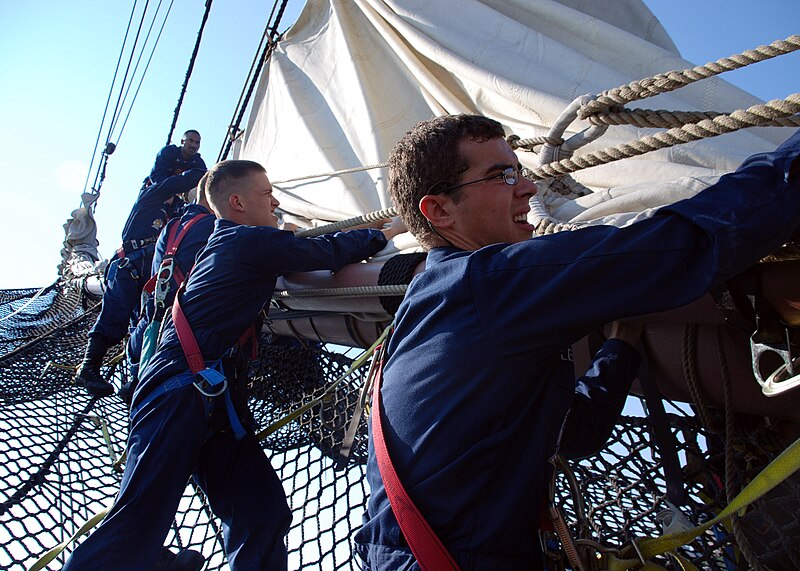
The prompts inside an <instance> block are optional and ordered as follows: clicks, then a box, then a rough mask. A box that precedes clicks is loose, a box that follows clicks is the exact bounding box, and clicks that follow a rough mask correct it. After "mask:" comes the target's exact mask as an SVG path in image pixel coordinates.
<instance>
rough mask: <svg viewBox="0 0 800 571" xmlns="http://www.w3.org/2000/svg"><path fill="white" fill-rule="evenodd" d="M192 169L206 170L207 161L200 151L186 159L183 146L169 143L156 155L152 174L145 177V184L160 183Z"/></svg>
mask: <svg viewBox="0 0 800 571" xmlns="http://www.w3.org/2000/svg"><path fill="white" fill-rule="evenodd" d="M191 169H200V170H206V163H205V161H204V160H203V157H201V156H200V153H195V154H193V155H192V156H191V157H189V158H188V159H184V158H183V155H182V154H181V148H180V147H178V146H177V145H167V146H166V147H163V148H162V149H161V150H160V151H158V154H157V155H156V162H155V164H153V168H152V170H151V171H150V176H149V177H147V178H145V179H144V184H145V186H149V185H151V184H158V183H159V182H163V181H165V180H167V179H168V178H169V177H171V176H175V175H176V174H181V173H183V172H185V171H188V170H191Z"/></svg>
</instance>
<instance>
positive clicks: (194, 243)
mask: <svg viewBox="0 0 800 571" xmlns="http://www.w3.org/2000/svg"><path fill="white" fill-rule="evenodd" d="M206 179H207V175H203V178H202V179H200V182H199V183H198V185H197V193H196V195H195V200H194V202H193V203H190V204H187V205H186V206H185V207H184V209H183V212H182V213H181V216H180V218H178V217H176V218H173V219H172V220H170V221H169V222H168V223H167V225H166V226H165V227H164V229H163V230H162V231H161V234H160V235H159V236H158V241H157V242H156V246H155V253H154V255H153V262H152V264H151V270H150V280H149V281H148V283H147V284H146V285H145V291H146V292H147V293H146V295H143V296H142V307H141V311H140V315H139V322H138V323H137V324H136V327H135V328H134V329H133V331H132V332H131V336H130V338H129V339H128V344H127V345H126V347H125V351H126V353H127V356H128V382H126V383H125V384H124V385H123V386H122V387H121V389H120V391H119V395H120V397H121V398H122V400H124V401H125V402H127V403H129V404H130V401H131V397H132V396H133V391H134V389H135V388H136V384H137V382H138V378H139V374H138V372H139V367H140V359H141V353H142V349H143V344H144V341H145V331H147V330H148V327H149V326H150V325H151V324H152V323H153V320H155V321H156V322H157V323H156V324H155V325H156V327H155V330H156V331H157V330H158V324H159V323H160V322H161V321H162V320H163V318H164V315H165V312H166V310H168V309H169V308H170V307H172V300H173V299H175V293H176V292H177V291H178V287H180V285H181V283H182V282H183V280H184V279H185V277H186V276H188V275H189V271H190V270H191V269H192V267H193V266H194V262H195V259H196V258H197V254H198V253H199V252H200V250H202V249H203V248H204V247H205V245H206V242H208V237H209V236H210V235H211V232H212V231H213V230H214V220H215V219H216V218H215V217H214V215H213V214H212V213H211V206H209V204H208V200H207V199H206V191H205V182H206ZM170 238H172V240H173V242H170ZM176 240H178V241H179V242H178V243H175V242H174V241H176ZM173 247H174V248H175V252H174V254H173V255H172V256H170V258H171V260H170V262H169V269H168V270H167V268H165V271H166V272H168V274H169V276H164V277H165V278H166V279H163V280H162V279H160V278H159V274H160V273H161V272H160V270H161V263H162V261H163V260H164V256H165V254H166V253H167V250H168V249H171V248H173ZM151 283H152V288H148V287H147V286H148V285H150V284H151ZM156 302H157V303H158V305H157V304H156Z"/></svg>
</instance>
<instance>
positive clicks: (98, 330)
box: [75, 169, 204, 397]
mask: <svg viewBox="0 0 800 571" xmlns="http://www.w3.org/2000/svg"><path fill="white" fill-rule="evenodd" d="M203 172H204V171H202V170H198V169H193V170H189V171H186V172H184V173H183V174H180V175H176V176H171V177H169V178H167V179H166V180H164V181H162V182H161V183H158V184H154V185H152V186H149V187H147V188H144V189H142V190H141V191H140V192H139V196H138V198H137V199H136V202H135V203H134V205H133V208H132V209H131V213H130V215H129V216H128V221H127V222H126V223H125V227H124V228H123V230H122V246H121V247H120V248H119V249H118V250H117V253H116V255H115V256H114V259H113V260H111V262H110V263H109V264H108V268H107V270H106V276H105V293H103V304H102V307H101V309H100V315H99V316H98V317H97V321H96V322H95V324H94V327H92V329H91V330H90V331H89V342H88V344H87V346H86V353H85V354H84V358H83V362H82V363H81V365H80V367H79V368H78V372H77V374H76V376H75V380H76V382H77V383H78V384H80V385H83V386H85V387H86V390H88V391H89V393H90V394H92V395H95V396H101V397H102V396H108V395H111V394H112V393H113V392H114V388H113V386H112V385H111V383H109V382H108V381H106V380H105V379H103V377H102V375H101V374H100V366H101V365H102V363H103V357H105V354H106V352H107V351H108V349H109V348H110V347H112V346H114V345H116V344H117V343H119V342H120V341H121V340H122V338H123V337H125V335H126V334H127V333H128V327H129V324H130V323H131V320H132V318H134V323H135V322H136V321H137V320H138V315H136V313H135V312H136V311H137V308H138V307H139V300H140V295H141V293H142V287H144V284H145V282H146V281H147V280H148V278H149V277H150V265H151V263H152V260H153V251H154V249H155V242H156V239H157V238H158V234H159V232H161V229H162V228H163V227H164V225H165V224H166V223H167V221H168V220H169V219H170V218H173V217H174V216H176V215H177V214H178V213H179V212H180V209H181V208H182V206H183V204H184V202H183V200H181V199H180V198H179V197H178V195H180V194H184V193H186V192H188V191H189V190H191V189H192V188H194V187H195V186H197V183H198V181H199V180H200V177H201V176H203Z"/></svg>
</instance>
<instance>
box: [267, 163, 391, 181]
mask: <svg viewBox="0 0 800 571" xmlns="http://www.w3.org/2000/svg"><path fill="white" fill-rule="evenodd" d="M388 166H389V163H377V164H374V165H365V166H361V167H353V168H349V169H342V170H338V171H332V172H325V173H321V174H309V175H306V176H298V177H296V178H287V179H285V180H278V181H275V182H273V183H272V184H286V183H287V182H297V181H300V180H309V179H312V178H330V177H333V176H340V175H343V174H350V173H354V172H361V171H368V170H372V169H383V168H386V167H388Z"/></svg>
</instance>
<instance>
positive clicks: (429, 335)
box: [355, 134, 800, 571]
mask: <svg viewBox="0 0 800 571" xmlns="http://www.w3.org/2000/svg"><path fill="white" fill-rule="evenodd" d="M798 154H800V134H795V135H794V136H793V137H792V138H791V139H789V141H787V142H786V143H784V144H783V145H781V147H779V149H778V150H776V151H774V152H772V153H764V154H760V155H756V156H753V157H750V158H749V159H748V160H746V161H745V163H743V165H742V166H741V167H740V168H739V169H738V170H737V171H736V172H735V173H732V174H728V175H726V176H724V177H722V178H721V179H720V180H719V182H718V183H717V184H715V185H713V186H712V187H710V188H708V189H706V190H705V191H703V192H701V193H699V194H697V195H696V196H695V197H693V198H691V199H688V200H684V201H681V202H678V203H675V204H673V205H670V206H667V207H664V208H661V209H660V210H659V211H658V212H656V214H655V215H654V216H653V217H652V218H650V219H648V220H644V221H641V222H638V223H636V224H632V225H630V226H628V227H625V228H615V227H611V226H595V227H589V228H584V229H581V230H577V231H573V232H563V233H558V234H552V235H547V236H541V237H536V238H533V239H530V240H526V241H524V242H521V243H517V244H495V245H490V246H486V247H484V248H481V249H479V250H477V251H474V252H468V251H462V250H458V249H456V248H452V247H447V248H437V249H434V250H432V251H431V252H430V253H429V255H428V260H427V267H426V270H425V271H424V272H422V273H421V274H419V275H417V276H416V277H415V278H414V280H413V281H412V283H411V285H410V287H409V290H408V292H407V294H406V296H405V299H404V301H403V303H402V304H401V305H400V308H399V310H398V313H397V316H396V329H395V331H394V334H393V336H392V338H391V340H390V342H389V346H388V361H387V363H386V365H385V370H384V379H383V385H382V389H381V395H382V397H381V398H382V409H383V412H384V415H385V418H384V421H383V426H384V429H383V430H384V432H385V437H386V442H387V447H388V450H389V453H390V455H391V457H392V461H393V463H394V466H395V469H396V470H397V474H398V476H399V478H400V480H401V481H402V482H403V484H404V486H405V488H406V490H407V491H408V494H409V496H410V497H411V499H412V500H413V501H414V502H415V504H416V505H417V507H418V508H419V510H420V512H421V513H422V514H423V515H424V516H425V518H426V519H427V521H428V523H429V524H430V526H431V527H432V528H433V530H434V531H435V532H436V533H437V534H438V536H439V538H440V539H441V540H442V542H443V543H444V545H445V546H446V547H447V548H448V549H449V551H450V553H451V554H452V556H453V558H454V559H455V560H456V561H457V562H458V564H459V565H460V566H461V568H462V569H465V570H467V569H470V570H495V569H538V568H541V566H542V561H541V549H540V547H539V542H538V540H537V532H538V527H539V526H538V522H539V515H540V511H541V508H542V505H543V496H544V494H545V491H546V484H547V482H548V480H549V477H550V475H551V470H550V466H549V465H548V459H549V458H551V457H552V456H553V455H554V454H555V453H556V452H557V450H558V442H559V433H560V430H561V427H562V424H563V422H564V418H565V413H566V412H567V410H568V409H569V408H570V406H572V405H573V402H574V401H575V398H576V397H575V394H576V386H575V380H574V379H575V377H574V374H573V371H572V370H571V369H572V368H571V367H570V366H569V364H568V363H566V362H565V361H564V360H563V358H562V355H563V350H564V349H565V348H568V347H570V346H571V345H572V344H573V343H575V342H576V341H578V340H579V339H581V338H582V337H583V336H585V335H586V334H588V333H589V332H590V331H592V330H594V329H597V328H599V327H601V326H602V325H603V324H604V323H608V322H611V321H613V320H615V319H623V318H626V317H632V316H636V315H643V314H648V313H653V312H659V311H665V310H668V309H671V308H675V307H679V306H682V305H685V304H687V303H689V302H691V301H693V300H695V299H697V298H698V297H700V296H702V295H703V294H705V293H706V292H707V291H709V289H711V288H713V287H715V286H718V285H720V284H721V283H723V282H724V281H725V280H727V279H729V278H731V277H733V276H734V275H736V274H738V273H740V272H742V271H743V270H745V269H746V268H747V267H749V266H751V265H752V264H754V263H756V262H757V261H758V260H759V259H760V258H762V257H763V256H765V255H767V254H769V253H772V252H774V251H775V250H777V249H778V248H779V247H780V246H781V245H783V244H784V243H785V242H786V241H787V240H789V239H790V238H791V236H792V234H793V232H795V231H796V230H797V229H798V225H800V184H799V183H798V181H797V180H791V182H789V177H788V173H789V169H790V167H791V162H792V160H794V159H795V157H797V156H798ZM637 269H638V271H636V270H637ZM632 276H633V277H632ZM578 388H579V392H582V393H583V396H581V397H580V398H582V399H583V398H585V397H586V396H587V393H586V392H585V391H584V390H582V389H581V388H580V387H578ZM588 396H589V397H591V391H590V392H589V393H588ZM382 418H383V417H382ZM367 478H368V481H369V485H370V488H371V490H372V493H371V496H370V499H369V503H368V508H367V513H366V514H365V518H364V525H363V527H362V528H361V529H360V530H359V531H358V533H357V534H356V537H355V542H356V546H355V549H356V552H357V553H358V554H359V555H360V556H361V557H362V558H363V559H364V560H365V561H366V566H367V568H368V569H373V570H381V571H385V570H387V569H404V570H406V569H418V566H417V564H416V563H415V561H414V558H413V555H412V554H411V552H410V550H409V548H408V547H407V544H406V542H405V541H404V539H403V538H402V537H401V533H400V528H399V526H398V524H397V521H396V519H395V517H394V515H393V513H392V510H391V507H390V505H389V502H388V500H387V497H386V492H385V490H384V487H383V483H382V481H381V476H380V472H379V470H378V466H377V463H376V459H375V454H374V449H373V448H372V446H370V451H369V461H368V465H367Z"/></svg>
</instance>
